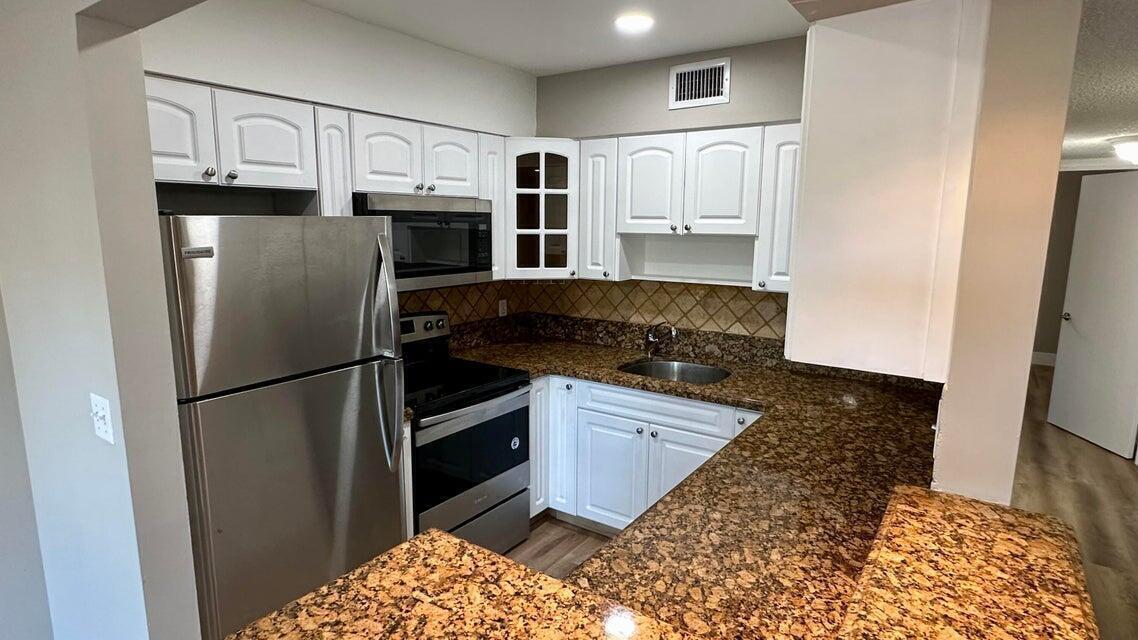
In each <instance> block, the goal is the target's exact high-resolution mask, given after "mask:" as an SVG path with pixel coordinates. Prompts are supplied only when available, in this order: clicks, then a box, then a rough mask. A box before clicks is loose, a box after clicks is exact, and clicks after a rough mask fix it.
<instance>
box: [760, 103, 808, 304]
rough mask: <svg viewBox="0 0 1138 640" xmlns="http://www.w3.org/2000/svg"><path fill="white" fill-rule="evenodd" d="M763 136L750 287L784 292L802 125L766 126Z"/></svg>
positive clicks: (786, 282)
mask: <svg viewBox="0 0 1138 640" xmlns="http://www.w3.org/2000/svg"><path fill="white" fill-rule="evenodd" d="M765 135H766V140H765V141H764V143H763V179H762V189H761V195H760V197H759V235H758V237H757V238H756V239H755V278H754V283H753V287H754V288H755V289H757V290H761V291H783V292H785V291H790V239H791V230H792V229H793V228H794V210H795V207H796V204H797V202H796V199H797V189H798V158H799V155H800V152H801V149H802V125H801V124H782V125H777V126H772V127H767V128H766V134H765Z"/></svg>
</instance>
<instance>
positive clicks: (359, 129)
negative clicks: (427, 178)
mask: <svg viewBox="0 0 1138 640" xmlns="http://www.w3.org/2000/svg"><path fill="white" fill-rule="evenodd" d="M352 169H353V175H354V181H353V182H354V184H355V189H356V191H363V192H372V193H421V192H422V190H423V125H421V124H419V123H418V122H410V121H408V120H398V119H396V118H384V117H381V116H373V115H370V114H366V113H353V114H352Z"/></svg>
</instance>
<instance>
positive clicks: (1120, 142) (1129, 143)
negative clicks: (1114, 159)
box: [1110, 136, 1138, 164]
mask: <svg viewBox="0 0 1138 640" xmlns="http://www.w3.org/2000/svg"><path fill="white" fill-rule="evenodd" d="M1110 144H1111V145H1112V146H1113V147H1114V155H1116V156H1118V157H1119V158H1120V159H1122V160H1125V161H1126V162H1129V163H1130V164H1138V136H1125V137H1123V138H1115V139H1114V140H1111V141H1110Z"/></svg>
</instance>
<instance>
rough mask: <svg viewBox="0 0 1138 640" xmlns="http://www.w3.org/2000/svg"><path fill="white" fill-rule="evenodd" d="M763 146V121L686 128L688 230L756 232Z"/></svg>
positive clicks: (685, 190) (714, 232)
mask: <svg viewBox="0 0 1138 640" xmlns="http://www.w3.org/2000/svg"><path fill="white" fill-rule="evenodd" d="M762 149H763V128H762V127H744V128H740V129H716V130H713V131H693V132H690V133H688V134H687V142H686V154H685V155H686V163H685V167H684V226H683V229H684V233H712V234H724V235H741V236H753V235H755V231H756V228H757V226H758V220H759V169H760V164H761V160H762V153H763V152H762Z"/></svg>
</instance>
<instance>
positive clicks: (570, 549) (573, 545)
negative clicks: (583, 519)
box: [506, 516, 609, 579]
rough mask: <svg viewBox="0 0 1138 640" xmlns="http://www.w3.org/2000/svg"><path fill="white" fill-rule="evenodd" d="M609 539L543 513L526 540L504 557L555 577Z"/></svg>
mask: <svg viewBox="0 0 1138 640" xmlns="http://www.w3.org/2000/svg"><path fill="white" fill-rule="evenodd" d="M608 541H609V539H608V538H607V537H605V536H602V535H600V534H599V533H593V532H592V531H585V530H584V529H582V528H580V527H576V526H573V525H571V524H569V523H567V522H562V521H560V520H556V519H554V518H552V517H549V516H545V517H543V518H542V519H541V520H539V521H537V522H536V523H534V526H533V530H532V531H531V532H530V537H529V540H526V541H525V542H523V543H521V544H520V545H518V546H516V547H514V548H513V549H512V550H510V552H509V553H507V554H506V557H508V558H510V559H511V560H513V561H515V562H519V563H521V564H524V565H525V566H527V567H529V568H531V569H536V570H538V571H540V572H542V573H544V574H546V575H550V576H553V577H554V578H558V579H561V578H564V577H565V576H567V575H569V573H570V572H572V571H573V570H574V569H576V568H577V567H578V566H580V564H581V563H582V562H584V561H585V560H588V559H589V556H591V555H593V554H594V553H596V551H597V549H600V548H601V546H602V545H604V543H606V542H608Z"/></svg>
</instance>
